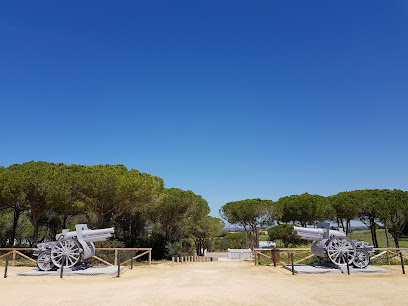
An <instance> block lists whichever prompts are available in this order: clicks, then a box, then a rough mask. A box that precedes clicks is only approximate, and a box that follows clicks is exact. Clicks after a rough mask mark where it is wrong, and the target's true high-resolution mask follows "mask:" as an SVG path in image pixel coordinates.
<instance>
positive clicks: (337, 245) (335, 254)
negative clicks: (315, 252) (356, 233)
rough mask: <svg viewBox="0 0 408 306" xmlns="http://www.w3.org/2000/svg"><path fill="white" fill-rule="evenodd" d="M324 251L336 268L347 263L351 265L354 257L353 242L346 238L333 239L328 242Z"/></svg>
mask: <svg viewBox="0 0 408 306" xmlns="http://www.w3.org/2000/svg"><path fill="white" fill-rule="evenodd" d="M326 250H327V256H328V257H329V259H330V260H331V262H332V263H334V264H335V265H338V266H344V265H346V264H347V262H348V263H349V264H350V265H351V264H352V263H353V260H354V257H355V256H356V247H355V246H354V243H353V241H352V240H350V239H348V238H346V237H333V238H332V239H330V240H329V243H328V244H327V249H326Z"/></svg>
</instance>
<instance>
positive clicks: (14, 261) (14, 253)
mask: <svg viewBox="0 0 408 306" xmlns="http://www.w3.org/2000/svg"><path fill="white" fill-rule="evenodd" d="M15 263H16V250H13V261H12V262H11V265H12V266H13V267H14V264H15Z"/></svg>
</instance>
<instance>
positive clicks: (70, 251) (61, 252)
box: [51, 239, 82, 268]
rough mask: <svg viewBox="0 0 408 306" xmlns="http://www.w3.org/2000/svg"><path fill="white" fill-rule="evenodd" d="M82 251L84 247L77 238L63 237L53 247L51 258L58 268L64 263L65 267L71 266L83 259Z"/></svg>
mask: <svg viewBox="0 0 408 306" xmlns="http://www.w3.org/2000/svg"><path fill="white" fill-rule="evenodd" d="M81 252H82V249H81V247H80V246H79V243H78V242H76V241H75V240H73V239H61V240H58V241H57V243H56V244H55V245H54V246H53V247H52V249H51V259H52V262H53V263H54V265H55V266H57V267H58V268H61V266H62V265H64V268H71V267H73V266H75V265H76V264H77V263H78V262H79V260H80V259H81ZM64 258H65V261H64ZM63 261H64V262H63Z"/></svg>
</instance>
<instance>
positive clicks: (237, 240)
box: [213, 232, 246, 251]
mask: <svg viewBox="0 0 408 306" xmlns="http://www.w3.org/2000/svg"><path fill="white" fill-rule="evenodd" d="M245 245H246V235H245V232H239V233H228V234H227V235H225V236H224V237H219V238H216V239H214V241H213V249H214V251H227V250H228V249H243V248H245V247H246V246H245Z"/></svg>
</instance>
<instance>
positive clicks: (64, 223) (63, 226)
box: [62, 215, 68, 229]
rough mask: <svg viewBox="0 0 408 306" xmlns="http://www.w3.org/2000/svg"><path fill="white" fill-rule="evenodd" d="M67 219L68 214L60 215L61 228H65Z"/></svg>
mask: <svg viewBox="0 0 408 306" xmlns="http://www.w3.org/2000/svg"><path fill="white" fill-rule="evenodd" d="M67 219H68V216H67V215H64V216H63V217H62V228H63V229H65V228H67Z"/></svg>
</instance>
